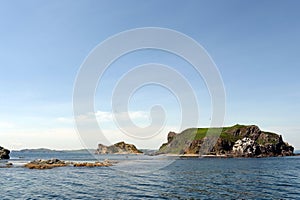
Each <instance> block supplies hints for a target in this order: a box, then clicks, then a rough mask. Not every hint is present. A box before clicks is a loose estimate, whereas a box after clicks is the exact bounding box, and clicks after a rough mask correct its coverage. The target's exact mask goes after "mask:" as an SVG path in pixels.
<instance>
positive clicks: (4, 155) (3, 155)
mask: <svg viewBox="0 0 300 200" xmlns="http://www.w3.org/2000/svg"><path fill="white" fill-rule="evenodd" d="M9 154H10V151H9V150H7V149H4V148H3V147H0V159H9Z"/></svg>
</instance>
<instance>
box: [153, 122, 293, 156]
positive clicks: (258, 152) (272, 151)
mask: <svg viewBox="0 0 300 200" xmlns="http://www.w3.org/2000/svg"><path fill="white" fill-rule="evenodd" d="M207 131H208V128H191V129H187V130H185V131H183V132H182V133H179V134H177V133H174V132H170V133H169V134H168V142H167V143H164V144H163V145H162V146H161V147H160V149H159V151H158V152H157V154H179V155H200V154H201V152H200V149H202V148H204V149H205V147H203V146H204V145H203V144H207V143H209V140H211V139H212V138H213V137H217V138H215V139H216V141H217V142H216V143H215V145H214V146H213V148H211V149H210V150H209V152H207V153H206V156H207V155H208V156H209V155H210V156H220V157H271V156H292V155H294V148H293V147H292V146H291V145H289V144H288V143H286V142H284V141H283V139H282V136H281V135H278V134H276V133H271V132H265V131H261V130H260V129H259V127H257V126H255V125H250V126H245V125H239V124H237V125H235V126H232V127H224V128H210V135H209V136H207V135H206V133H207ZM214 133H215V135H214ZM218 133H221V134H220V136H218ZM200 156H201V155H200Z"/></svg>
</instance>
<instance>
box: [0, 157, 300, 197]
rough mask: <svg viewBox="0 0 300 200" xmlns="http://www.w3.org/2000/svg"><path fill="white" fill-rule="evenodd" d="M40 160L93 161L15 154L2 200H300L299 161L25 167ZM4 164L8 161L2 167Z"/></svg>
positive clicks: (136, 160) (130, 161)
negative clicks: (33, 161) (52, 167)
mask: <svg viewBox="0 0 300 200" xmlns="http://www.w3.org/2000/svg"><path fill="white" fill-rule="evenodd" d="M36 158H43V159H48V158H59V159H62V160H72V161H78V162H81V161H93V160H95V159H96V158H95V157H94V156H93V155H91V154H89V153H71V152H69V153H63V152H62V153H59V152H55V153H12V159H11V160H10V162H12V163H14V165H15V167H14V168H1V169H0V175H1V176H0V198H1V199H300V191H299V188H300V156H296V157H277V158H249V159H247V158H230V159H223V158H177V159H174V157H173V158H169V157H160V156H158V157H156V156H145V155H131V156H126V155H104V156H98V157H97V159H100V160H103V159H106V158H108V159H110V160H115V161H118V163H116V164H115V166H113V167H98V168H75V167H62V168H54V169H50V170H30V169H26V168H23V167H21V165H23V164H24V163H26V162H28V161H30V160H33V159H36ZM1 162H4V161H1Z"/></svg>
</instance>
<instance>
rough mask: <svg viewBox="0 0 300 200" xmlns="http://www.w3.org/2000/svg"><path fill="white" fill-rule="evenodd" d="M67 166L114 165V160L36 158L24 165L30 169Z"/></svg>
mask: <svg viewBox="0 0 300 200" xmlns="http://www.w3.org/2000/svg"><path fill="white" fill-rule="evenodd" d="M67 166H74V167H108V166H112V162H111V161H109V160H105V161H103V162H99V161H96V162H79V163H74V162H66V161H63V160H59V159H56V158H53V159H50V160H41V159H38V160H34V161H31V162H29V163H27V164H25V165H24V167H26V168H28V169H52V168H55V167H67Z"/></svg>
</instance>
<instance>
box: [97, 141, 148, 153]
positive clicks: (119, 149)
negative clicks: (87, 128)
mask: <svg viewBox="0 0 300 200" xmlns="http://www.w3.org/2000/svg"><path fill="white" fill-rule="evenodd" d="M95 153H96V154H139V153H143V152H141V151H140V150H138V149H137V148H136V147H135V146H134V145H133V144H126V143H125V142H119V143H116V144H114V145H111V146H105V145H103V144H99V145H98V149H97V150H96V152H95Z"/></svg>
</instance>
